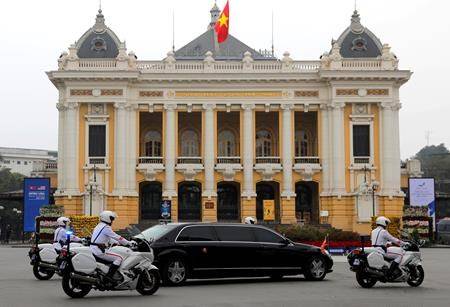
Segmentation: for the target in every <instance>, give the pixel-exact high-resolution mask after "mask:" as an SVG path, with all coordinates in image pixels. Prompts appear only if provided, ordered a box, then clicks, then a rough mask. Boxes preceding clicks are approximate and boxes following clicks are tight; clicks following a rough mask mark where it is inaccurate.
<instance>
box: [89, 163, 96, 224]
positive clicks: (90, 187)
mask: <svg viewBox="0 0 450 307" xmlns="http://www.w3.org/2000/svg"><path fill="white" fill-rule="evenodd" d="M94 186H95V187H97V167H96V165H95V164H94V181H93V182H92V181H89V215H90V216H92V194H93V189H94Z"/></svg>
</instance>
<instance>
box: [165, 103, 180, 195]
mask: <svg viewBox="0 0 450 307" xmlns="http://www.w3.org/2000/svg"><path fill="white" fill-rule="evenodd" d="M176 108H177V105H176V104H166V105H164V109H165V110H166V111H165V116H166V118H165V119H166V120H165V127H164V132H165V133H164V155H165V175H166V178H165V183H164V184H165V186H164V192H163V197H166V198H169V199H171V198H172V197H176V196H177V190H176V188H175V162H176V152H175V149H176V144H175V133H176V131H175V127H176V122H175V119H176V116H175V115H176V114H175V110H176Z"/></svg>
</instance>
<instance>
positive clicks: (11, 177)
mask: <svg viewBox="0 0 450 307" xmlns="http://www.w3.org/2000/svg"><path fill="white" fill-rule="evenodd" d="M23 178H24V176H23V175H22V174H18V173H11V171H10V170H9V169H7V168H3V169H0V193H4V192H10V191H17V190H21V189H22V188H23Z"/></svg>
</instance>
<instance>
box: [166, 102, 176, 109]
mask: <svg viewBox="0 0 450 307" xmlns="http://www.w3.org/2000/svg"><path fill="white" fill-rule="evenodd" d="M176 109H177V104H176V103H167V104H164V110H167V111H174V110H176Z"/></svg>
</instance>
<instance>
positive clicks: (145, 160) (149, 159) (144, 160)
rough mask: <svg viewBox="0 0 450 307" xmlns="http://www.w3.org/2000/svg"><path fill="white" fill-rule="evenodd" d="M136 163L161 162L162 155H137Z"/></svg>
mask: <svg viewBox="0 0 450 307" xmlns="http://www.w3.org/2000/svg"><path fill="white" fill-rule="evenodd" d="M138 164H163V158H162V157H139V159H138Z"/></svg>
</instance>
